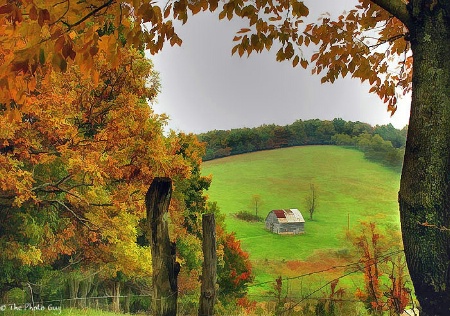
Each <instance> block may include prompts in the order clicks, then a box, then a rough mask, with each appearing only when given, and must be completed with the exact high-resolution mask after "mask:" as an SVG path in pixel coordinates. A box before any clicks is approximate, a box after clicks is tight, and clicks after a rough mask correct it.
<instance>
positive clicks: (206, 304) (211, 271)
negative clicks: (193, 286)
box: [198, 214, 217, 316]
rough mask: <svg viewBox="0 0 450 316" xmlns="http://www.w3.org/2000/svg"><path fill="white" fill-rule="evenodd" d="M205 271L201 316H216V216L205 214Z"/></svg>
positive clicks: (199, 309)
mask: <svg viewBox="0 0 450 316" xmlns="http://www.w3.org/2000/svg"><path fill="white" fill-rule="evenodd" d="M202 228H203V245H202V248H203V258H204V259H203V269H202V285H201V292H200V302H199V308H198V315H199V316H211V315H214V303H215V300H216V281H217V253H216V223H215V219H214V214H203V216H202Z"/></svg>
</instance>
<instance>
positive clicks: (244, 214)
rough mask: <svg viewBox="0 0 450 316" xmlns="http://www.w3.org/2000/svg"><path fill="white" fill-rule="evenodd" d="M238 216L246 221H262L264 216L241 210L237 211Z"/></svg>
mask: <svg viewBox="0 0 450 316" xmlns="http://www.w3.org/2000/svg"><path fill="white" fill-rule="evenodd" d="M236 218H238V219H241V220H243V221H246V222H261V221H262V217H260V216H257V215H255V214H252V213H250V212H247V211H239V212H238V213H236Z"/></svg>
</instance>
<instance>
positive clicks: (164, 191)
mask: <svg viewBox="0 0 450 316" xmlns="http://www.w3.org/2000/svg"><path fill="white" fill-rule="evenodd" d="M171 195H172V181H171V180H170V179H169V178H155V179H154V180H153V182H152V184H151V186H150V188H149V190H148V192H147V194H146V195H145V206H146V208H147V221H148V224H149V226H150V233H151V238H150V246H151V251H152V269H153V278H152V281H153V295H152V310H153V315H158V316H175V315H176V314H177V298H178V285H177V277H178V273H179V272H180V265H179V264H178V263H177V262H176V261H175V259H176V258H175V257H176V247H175V243H171V242H170V239H169V221H168V209H169V204H170V198H171Z"/></svg>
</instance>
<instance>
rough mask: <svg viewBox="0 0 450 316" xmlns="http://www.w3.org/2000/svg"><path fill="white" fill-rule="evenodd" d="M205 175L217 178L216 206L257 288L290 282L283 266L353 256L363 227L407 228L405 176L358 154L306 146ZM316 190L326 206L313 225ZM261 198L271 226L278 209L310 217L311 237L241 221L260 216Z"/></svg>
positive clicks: (208, 165)
mask: <svg viewBox="0 0 450 316" xmlns="http://www.w3.org/2000/svg"><path fill="white" fill-rule="evenodd" d="M203 174H204V175H209V174H211V175H212V176H213V182H212V185H211V188H210V190H209V191H208V195H209V197H210V200H211V201H217V202H218V205H219V207H220V209H221V212H222V213H223V214H226V220H225V221H226V225H227V229H228V230H229V231H234V232H236V235H237V237H238V239H240V240H241V243H242V246H243V249H244V250H246V251H247V252H248V253H249V254H250V259H251V260H252V262H253V264H254V271H255V274H256V282H264V281H268V280H273V278H274V276H276V275H277V274H279V275H282V274H281V273H283V272H282V271H279V270H280V269H282V268H281V265H280V263H286V262H289V261H298V260H306V259H308V258H311V256H312V255H313V254H316V256H317V252H318V251H319V252H320V251H322V252H323V251H327V252H329V251H339V250H343V249H345V247H346V245H345V241H344V239H343V237H344V236H345V232H346V230H347V229H350V230H352V229H358V227H359V222H360V221H375V222H376V223H377V224H378V225H381V226H383V225H395V226H397V227H399V213H398V205H397V192H398V189H399V180H400V174H399V173H397V172H394V171H392V170H390V169H387V168H385V167H383V166H380V165H378V164H376V163H372V162H369V161H367V160H365V159H364V157H363V154H362V153H361V152H359V151H356V150H353V149H346V148H342V147H337V146H303V147H291V148H285V149H278V150H271V151H261V152H256V153H250V154H243V155H238V156H232V157H227V158H222V159H217V160H212V161H208V162H205V163H204V164H203ZM310 183H314V185H315V186H316V188H317V191H318V201H319V205H318V209H317V211H316V213H315V214H314V219H313V220H312V221H311V220H309V214H308V213H307V212H306V210H305V197H306V196H307V195H308V193H309V189H310ZM254 194H258V195H260V196H261V200H262V204H261V207H260V210H259V215H260V216H262V217H264V218H265V216H266V215H267V213H268V212H269V211H270V210H272V209H281V208H298V209H299V210H300V211H302V214H303V216H304V218H305V220H306V223H305V234H303V235H296V236H280V235H276V234H273V233H270V232H268V231H266V230H265V228H264V223H263V222H256V223H249V222H245V221H241V220H239V219H237V218H235V216H234V214H235V213H237V212H239V211H241V210H248V211H253V212H254V210H252V202H251V200H252V195H254Z"/></svg>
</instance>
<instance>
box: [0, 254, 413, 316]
mask: <svg viewBox="0 0 450 316" xmlns="http://www.w3.org/2000/svg"><path fill="white" fill-rule="evenodd" d="M402 252H403V249H399V250H395V251H391V252H387V253H384V254H381V255H380V256H379V257H378V260H377V262H374V261H372V260H367V261H361V260H360V261H358V262H352V263H348V264H342V265H334V266H331V267H329V268H326V269H321V270H317V271H312V272H308V273H303V274H300V275H296V276H290V277H282V278H281V280H282V281H283V282H284V283H283V284H286V283H287V288H286V289H285V293H284V294H283V296H284V297H285V298H286V299H288V300H289V301H290V307H289V308H290V309H294V308H295V307H297V306H299V305H300V304H302V303H303V302H307V301H326V300H330V298H327V297H326V296H324V295H322V296H320V292H321V291H324V290H325V289H326V288H327V287H328V286H330V285H331V284H332V283H333V282H335V281H336V280H340V279H342V278H345V277H347V276H349V275H351V274H355V273H358V272H361V265H364V264H369V265H373V264H377V263H380V262H383V261H386V260H388V259H389V258H391V257H392V256H394V255H398V254H400V253H402ZM337 269H343V270H344V271H342V273H341V274H340V276H338V277H334V278H333V279H332V280H325V279H324V280H322V282H320V285H319V284H315V286H314V287H312V288H309V289H307V290H306V289H305V292H306V293H302V292H303V291H302V292H299V291H295V290H294V291H290V290H289V283H288V282H289V281H291V280H301V279H303V278H305V277H308V276H315V275H321V274H324V273H327V272H330V271H333V270H337ZM275 282H276V281H275V280H270V281H265V282H258V283H253V284H249V285H248V288H250V289H251V288H256V287H261V286H269V287H270V284H275ZM179 294H180V295H179V300H178V310H179V311H181V313H180V315H190V314H191V313H192V311H195V310H196V308H197V303H198V299H199V293H196V294H184V293H179ZM218 294H220V289H219V292H218ZM322 294H323V293H322ZM247 297H248V298H249V299H250V300H255V301H260V302H261V301H265V302H274V301H276V297H275V294H274V293H273V292H267V291H266V292H264V293H262V292H261V293H260V294H254V293H253V294H248V295H247ZM161 299H164V298H161ZM28 300H30V299H29V298H28ZM333 300H334V301H335V302H338V303H348V304H350V303H357V304H360V303H362V302H361V300H358V299H356V298H339V299H336V298H335V299H333ZM411 301H412V297H411ZM151 302H152V296H151V295H150V294H141V295H138V294H129V295H120V296H112V295H103V296H90V297H75V298H61V299H55V300H44V301H41V300H40V301H33V295H31V301H30V302H24V301H16V302H0V316H2V312H8V311H24V312H29V311H54V312H57V313H58V312H59V313H60V312H61V311H62V310H63V309H71V308H81V309H94V310H103V311H118V310H120V311H124V312H134V313H139V312H144V313H148V312H151ZM412 307H413V308H414V305H413V306H412Z"/></svg>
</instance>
